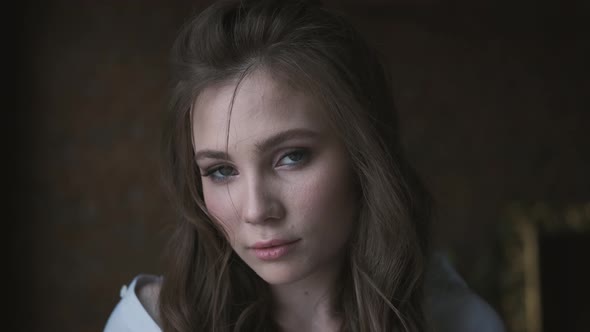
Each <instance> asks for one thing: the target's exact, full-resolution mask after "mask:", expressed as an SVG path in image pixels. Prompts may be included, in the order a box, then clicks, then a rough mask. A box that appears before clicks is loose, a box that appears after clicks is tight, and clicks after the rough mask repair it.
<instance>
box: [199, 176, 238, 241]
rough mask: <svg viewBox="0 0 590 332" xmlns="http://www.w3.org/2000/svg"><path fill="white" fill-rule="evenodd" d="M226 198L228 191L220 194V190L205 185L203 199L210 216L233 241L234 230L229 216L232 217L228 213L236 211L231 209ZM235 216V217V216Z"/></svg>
mask: <svg viewBox="0 0 590 332" xmlns="http://www.w3.org/2000/svg"><path fill="white" fill-rule="evenodd" d="M226 196H227V191H225V190H224V191H223V192H219V190H216V189H215V188H211V187H209V186H207V185H203V198H204V201H205V206H206V207H207V211H208V212H209V215H210V216H211V217H212V218H213V222H215V223H219V224H220V225H221V227H222V228H223V229H224V230H225V232H226V233H227V235H228V236H229V237H230V239H231V238H233V236H232V234H233V228H232V223H231V221H230V219H229V216H231V215H228V212H230V213H231V211H234V210H233V208H232V207H231V204H230V205H229V206H228V204H227V201H228V199H227V197H226ZM233 215H234V216H235V214H233Z"/></svg>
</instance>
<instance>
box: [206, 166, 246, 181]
mask: <svg viewBox="0 0 590 332" xmlns="http://www.w3.org/2000/svg"><path fill="white" fill-rule="evenodd" d="M237 174H238V172H237V171H236V170H235V169H234V168H233V167H231V166H227V165H224V166H218V167H213V168H211V169H208V170H207V171H206V172H205V174H203V176H205V177H210V178H211V180H212V181H214V182H224V181H227V180H228V178H229V177H230V176H234V175H237Z"/></svg>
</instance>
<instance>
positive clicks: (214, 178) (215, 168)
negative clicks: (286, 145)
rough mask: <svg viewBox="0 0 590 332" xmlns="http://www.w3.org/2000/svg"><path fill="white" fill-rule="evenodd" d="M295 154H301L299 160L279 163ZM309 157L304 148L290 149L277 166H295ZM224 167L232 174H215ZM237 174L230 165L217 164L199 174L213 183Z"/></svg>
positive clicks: (223, 180) (222, 181)
mask: <svg viewBox="0 0 590 332" xmlns="http://www.w3.org/2000/svg"><path fill="white" fill-rule="evenodd" d="M296 154H301V155H302V156H301V157H300V159H299V160H296V161H293V162H292V163H289V164H283V165H281V161H282V160H283V159H285V158H287V157H290V156H293V155H296ZM308 159H309V151H307V150H306V149H295V150H291V151H289V152H287V153H285V154H284V155H283V156H282V157H281V158H280V159H279V161H278V162H277V164H276V165H277V167H289V168H290V167H296V166H300V165H302V164H304V163H306V162H307V161H308ZM224 168H229V169H231V170H232V174H231V175H221V176H219V175H215V173H217V172H218V171H220V170H222V169H224ZM235 175H237V173H236V171H235V169H234V168H233V167H232V166H229V165H217V166H213V167H211V168H209V169H207V170H206V171H205V173H204V174H201V176H203V177H208V178H210V179H211V181H213V182H215V183H224V182H227V181H229V178H230V177H232V176H235Z"/></svg>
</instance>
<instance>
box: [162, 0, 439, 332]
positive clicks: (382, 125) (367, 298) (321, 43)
mask: <svg viewBox="0 0 590 332" xmlns="http://www.w3.org/2000/svg"><path fill="white" fill-rule="evenodd" d="M172 65H173V89H172V96H171V105H170V112H169V113H168V121H167V124H166V127H165V132H164V144H163V148H164V149H163V152H164V162H165V164H164V171H165V172H164V173H165V179H166V180H167V182H166V183H167V185H168V187H169V189H170V193H171V195H172V201H173V202H175V203H177V208H178V212H179V222H178V225H177V226H176V228H175V232H174V234H173V236H172V239H171V241H170V245H169V248H168V253H167V256H166V257H167V261H168V263H169V266H168V269H167V271H166V273H165V278H164V282H163V285H162V288H161V292H160V304H159V310H160V316H161V320H162V325H163V326H162V327H163V330H164V331H167V332H168V331H182V332H189V331H215V332H222V331H227V332H229V331H275V330H277V329H278V327H277V326H276V324H275V323H274V320H273V317H272V311H271V310H270V306H269V304H270V302H271V301H270V295H269V291H268V287H267V285H266V284H265V282H264V281H262V279H260V278H259V277H258V276H257V275H256V274H255V273H254V272H253V271H252V270H251V269H250V268H249V267H248V266H247V265H246V264H245V263H244V262H243V261H242V260H241V259H240V258H239V257H238V256H237V255H236V254H235V253H233V251H232V248H231V247H230V246H229V244H228V243H227V241H226V239H225V236H224V234H223V231H222V230H221V229H220V227H218V225H217V224H216V223H215V222H213V221H212V218H210V217H209V216H208V214H207V209H206V207H205V204H204V202H203V195H202V190H201V178H200V175H199V171H198V169H197V168H196V163H195V161H194V157H193V147H192V126H191V121H192V113H193V112H191V105H192V104H193V103H194V101H195V98H197V97H198V95H199V94H200V92H201V91H202V90H203V89H204V88H205V87H208V86H210V85H212V84H216V83H219V82H225V81H228V80H235V79H237V80H240V79H242V78H243V77H245V76H246V75H247V74H248V73H250V72H252V71H254V70H258V69H265V70H267V71H268V72H270V73H272V75H273V76H274V77H278V78H279V79H280V80H283V81H284V82H286V83H288V84H291V86H293V87H294V88H297V89H300V90H302V91H304V92H306V93H308V94H310V95H311V96H313V97H314V98H316V100H317V101H319V102H320V103H322V105H323V106H324V111H325V112H326V115H327V118H328V119H329V121H330V124H331V125H332V126H333V128H334V129H335V130H336V132H337V133H338V135H339V136H340V139H341V140H342V142H343V143H344V145H345V146H346V148H347V151H348V154H349V157H350V160H351V161H352V164H353V168H354V170H355V174H356V177H357V178H356V181H357V182H358V184H359V191H360V192H359V194H360V196H361V197H362V203H361V207H360V211H359V220H358V222H357V223H356V225H357V226H356V229H355V231H354V233H353V235H352V239H351V242H350V245H349V247H348V248H349V249H348V250H349V251H350V252H349V255H348V256H347V261H346V264H345V266H344V271H343V273H342V279H341V280H340V281H339V284H338V285H337V289H338V292H337V294H336V300H337V301H336V303H337V304H338V307H337V308H336V310H337V313H338V314H339V316H341V317H342V318H343V325H342V331H362V332H369V331H373V332H374V331H393V330H396V329H401V330H404V331H421V330H423V329H424V319H423V314H422V308H421V306H422V274H423V268H424V267H423V265H424V253H425V252H426V249H427V241H426V232H425V230H426V228H427V225H428V220H429V213H428V212H429V199H428V197H429V196H428V195H427V193H426V191H425V190H424V189H423V186H422V185H421V183H420V182H419V181H418V178H417V177H416V176H415V174H414V172H413V170H412V169H411V167H409V166H408V164H407V163H406V161H405V159H404V157H403V153H402V148H401V144H400V139H399V131H398V124H397V119H396V112H395V107H394V101H393V96H392V91H391V85H390V83H389V79H388V77H387V75H386V72H387V71H386V70H385V69H384V68H383V67H382V65H381V63H380V61H379V60H378V58H377V56H376V55H375V52H374V51H373V50H372V49H371V48H370V47H369V46H368V45H367V44H366V42H365V41H364V39H363V38H362V37H361V36H360V35H359V34H358V33H357V32H356V31H355V29H354V28H353V27H352V26H351V25H350V24H349V23H348V22H347V21H346V20H345V19H344V18H343V17H342V16H341V15H339V14H336V13H333V12H330V11H327V10H325V9H323V8H322V7H321V6H320V5H319V4H317V3H315V2H314V3H312V2H311V1H288V0H287V1H277V0H262V1H245V0H243V1H238V0H234V1H220V2H217V3H215V4H213V5H212V6H210V7H209V8H207V9H206V10H205V11H203V12H202V13H200V14H199V15H198V16H196V17H195V18H194V19H192V20H190V21H189V22H188V23H187V24H185V26H184V27H183V29H182V31H181V33H180V34H179V36H178V38H177V40H176V42H175V44H174V47H173V52H172Z"/></svg>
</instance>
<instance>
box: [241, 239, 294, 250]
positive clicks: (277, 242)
mask: <svg viewBox="0 0 590 332" xmlns="http://www.w3.org/2000/svg"><path fill="white" fill-rule="evenodd" d="M297 241H299V239H294V240H283V239H273V240H270V241H260V242H256V243H254V244H253V245H252V247H250V248H252V249H264V248H270V247H277V246H282V245H286V244H290V243H293V242H297Z"/></svg>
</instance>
